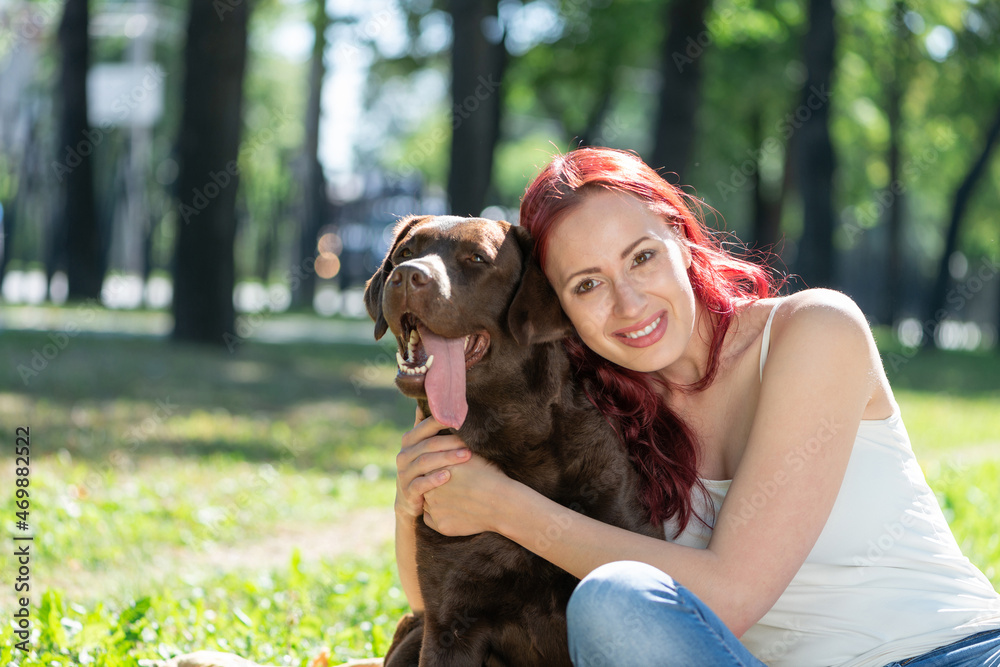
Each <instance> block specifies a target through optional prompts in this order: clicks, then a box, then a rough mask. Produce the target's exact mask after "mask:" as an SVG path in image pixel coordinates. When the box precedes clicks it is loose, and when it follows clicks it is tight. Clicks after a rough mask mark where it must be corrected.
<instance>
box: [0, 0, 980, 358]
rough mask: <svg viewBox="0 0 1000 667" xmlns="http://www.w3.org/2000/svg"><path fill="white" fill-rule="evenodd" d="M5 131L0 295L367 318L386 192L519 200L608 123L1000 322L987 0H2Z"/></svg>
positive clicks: (760, 219)
mask: <svg viewBox="0 0 1000 667" xmlns="http://www.w3.org/2000/svg"><path fill="white" fill-rule="evenodd" d="M194 8H201V11H198V12H196V11H193V9H194ZM60 26H61V28H60ZM73 35H76V37H77V38H78V39H76V41H75V42H74V41H73V40H72V39H71V38H72V37H73ZM80 35H85V36H86V37H87V39H82V40H81V39H79V36H80ZM222 44H226V45H227V46H225V47H224V48H223V47H222V46H220V45H222ZM213 45H215V46H213ZM227 58H228V59H229V60H226V59H227ZM108 66H114V67H117V68H118V69H119V79H118V81H119V87H118V88H114V87H111V86H109V84H108V83H107V80H106V79H107V77H101V76H97V75H96V74H95V72H96V70H100V69H102V68H107V67H108ZM122 72H124V73H122ZM97 74H100V72H97ZM73 81H76V82H77V83H78V84H79V82H81V81H84V82H87V86H86V87H85V88H86V90H87V91H89V98H85V97H83V93H82V92H79V91H80V90H83V87H82V86H80V85H76V86H74V85H72V82H73ZM122 81H124V83H121V82H122ZM74 91H76V92H74ZM151 109H152V110H151ZM0 128H2V129H0V204H2V206H3V214H2V215H3V217H2V218H0V220H2V221H3V222H2V224H3V248H2V255H0V257H2V260H0V278H3V279H4V283H3V292H2V295H3V299H4V300H5V301H7V302H8V303H24V302H28V303H40V302H44V301H51V302H53V303H55V304H61V303H63V302H65V300H67V299H70V300H84V299H99V300H101V301H102V302H103V303H104V304H105V305H110V306H112V307H121V308H153V309H168V310H170V311H171V313H172V314H173V316H174V329H173V331H174V336H175V337H177V338H182V339H191V340H202V341H207V342H212V343H216V344H224V343H225V336H226V333H227V332H229V333H231V332H233V330H234V322H233V320H234V318H235V317H238V315H239V313H240V312H241V311H261V310H268V311H283V310H286V309H288V308H292V309H304V310H317V311H319V312H320V313H321V314H323V315H330V314H335V313H341V314H345V315H354V316H357V315H363V312H362V309H361V308H360V299H359V288H360V286H361V285H362V284H363V281H364V280H365V279H366V278H367V277H368V276H369V275H370V273H371V271H372V269H373V268H374V266H375V263H376V262H377V261H378V260H379V259H380V258H381V255H382V253H383V252H384V250H385V244H386V229H387V228H388V227H389V226H391V224H392V223H393V221H394V220H395V219H396V218H397V217H398V216H400V215H404V214H408V213H411V212H429V213H443V212H453V213H456V214H460V215H479V214H485V215H489V216H495V217H504V218H507V219H516V217H517V205H518V200H519V198H520V196H521V194H522V193H523V191H524V188H525V186H526V185H527V183H529V182H530V180H531V179H532V178H533V176H534V175H535V174H536V173H537V171H538V170H539V169H540V168H541V167H542V166H543V165H544V164H545V163H546V162H547V161H548V160H549V159H550V157H551V156H552V155H553V154H554V153H557V152H561V151H566V150H570V149H572V148H574V147H577V146H580V145H604V146H611V147H615V148H623V149H628V150H634V151H636V152H638V153H639V154H640V155H641V156H642V157H643V158H644V159H645V160H646V161H647V162H649V163H650V164H651V165H652V166H653V167H655V168H658V169H661V170H662V173H664V174H665V176H666V177H667V178H668V180H671V182H674V183H678V184H680V185H681V186H682V187H683V188H684V189H685V191H687V192H688V193H689V194H690V195H691V196H692V197H694V198H696V199H697V200H699V201H701V202H704V203H705V204H707V205H708V207H709V208H707V209H706V212H707V213H706V217H707V219H708V222H709V224H711V225H712V226H717V227H719V228H721V229H724V230H726V231H728V232H731V233H734V234H735V235H737V236H738V237H739V239H741V240H742V241H743V242H745V243H746V244H748V245H750V246H751V247H756V248H764V249H773V250H774V251H775V253H776V254H777V256H778V260H777V261H776V262H775V264H776V266H777V268H778V269H779V270H783V271H788V272H792V273H794V274H797V275H798V276H799V278H798V280H797V281H793V283H792V284H793V288H799V287H802V286H830V287H834V288H839V289H842V290H844V291H846V292H848V293H849V294H851V295H852V296H853V297H854V298H855V299H856V300H857V301H858V302H859V303H860V304H861V306H862V308H863V309H864V310H865V311H866V313H867V314H868V315H869V317H870V318H871V320H872V321H873V322H875V323H879V324H885V325H888V326H891V327H894V328H895V330H896V331H897V333H898V334H899V335H901V336H902V337H903V339H904V340H905V341H906V342H907V343H908V344H910V345H918V344H924V345H927V344H929V343H930V342H931V341H934V342H936V343H937V344H938V346H941V347H948V348H970V349H971V348H975V347H987V348H988V347H993V346H994V345H995V343H996V337H997V333H996V332H997V324H998V322H1000V286H998V285H1000V281H998V280H996V277H997V274H998V265H997V262H998V257H1000V240H998V228H1000V216H998V215H997V213H996V211H997V210H998V208H1000V206H998V205H1000V201H998V191H1000V189H998V188H997V187H996V186H997V184H998V182H1000V165H998V161H997V159H996V158H995V150H994V148H995V145H996V142H997V137H998V134H1000V3H998V2H996V0H974V1H972V0H943V1H942V0H936V1H934V2H930V1H926V0H877V1H871V0H864V1H862V0H837V1H836V2H834V1H833V0H756V1H755V0H690V1H686V2H685V1H682V0H615V1H611V0H450V1H445V0H376V1H371V2H360V1H356V0H325V1H324V0H319V1H316V0H212V2H210V3H209V2H207V0H206V2H204V3H192V4H188V3H185V2H181V1H180V0H134V1H133V2H116V1H113V0H89V1H87V0H66V1H65V2H56V1H51V0H50V1H44V0H37V1H36V0H0ZM234 159H235V160H236V162H235V163H231V162H230V161H231V160H234ZM227 165H235V166H232V168H231V169H230V172H231V173H232V174H233V177H232V178H228V177H227V176H226V169H227ZM237 173H238V177H237V176H236V174H237ZM233 297H235V309H234V308H233V306H231V305H228V304H229V302H230V301H232V300H233Z"/></svg>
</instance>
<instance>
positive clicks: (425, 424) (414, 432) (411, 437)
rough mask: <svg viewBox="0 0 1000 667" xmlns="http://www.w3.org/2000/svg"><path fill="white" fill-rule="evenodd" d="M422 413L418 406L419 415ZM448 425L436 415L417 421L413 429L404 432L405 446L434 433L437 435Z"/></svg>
mask: <svg viewBox="0 0 1000 667" xmlns="http://www.w3.org/2000/svg"><path fill="white" fill-rule="evenodd" d="M419 414H420V408H419V406H418V407H417V415H419ZM445 429H446V427H445V426H444V425H443V424H441V422H439V421H438V420H436V419H434V417H427V418H425V419H423V420H422V421H419V422H417V423H416V424H415V425H414V426H413V428H412V429H410V430H409V431H407V432H406V433H404V434H403V447H408V446H410V445H413V444H415V443H418V442H420V441H421V440H426V439H427V438H429V437H431V436H432V435H437V433H438V431H443V430H445Z"/></svg>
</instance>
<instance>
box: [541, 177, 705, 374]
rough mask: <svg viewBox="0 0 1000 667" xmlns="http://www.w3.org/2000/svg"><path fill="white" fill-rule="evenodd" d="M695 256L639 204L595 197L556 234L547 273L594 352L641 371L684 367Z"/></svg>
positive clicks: (620, 197)
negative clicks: (680, 362)
mask: <svg viewBox="0 0 1000 667" xmlns="http://www.w3.org/2000/svg"><path fill="white" fill-rule="evenodd" d="M689 266H691V255H690V252H689V251H688V250H687V248H686V247H685V246H683V245H682V244H681V242H680V238H679V236H678V234H677V233H676V232H675V231H673V227H672V225H670V224H669V223H667V222H666V221H664V220H663V218H662V217H661V216H659V215H657V214H656V213H654V212H653V211H651V210H650V209H649V208H648V206H647V204H646V203H645V202H644V201H642V200H640V199H638V198H637V197H634V196H631V195H628V194H624V193H621V192H617V191H612V190H597V191H595V192H593V193H590V194H588V195H586V196H585V198H584V199H583V201H582V202H581V203H580V204H578V205H577V206H576V207H575V208H573V209H571V210H570V211H569V212H568V213H566V214H565V215H564V217H563V219H562V220H560V221H559V222H558V223H557V224H556V226H555V227H554V228H553V230H552V231H551V233H550V237H549V244H548V252H547V256H546V258H545V266H544V267H543V268H544V271H545V275H546V276H547V277H548V279H549V281H550V282H551V283H552V286H553V288H555V291H556V294H558V295H559V301H560V303H561V304H562V307H563V310H564V311H566V314H567V315H568V316H569V318H570V320H571V321H572V322H573V325H574V326H575V327H576V331H577V333H578V334H579V335H580V338H581V339H582V340H583V342H584V344H585V345H587V347H589V348H590V349H592V350H593V351H594V352H596V353H598V354H600V355H601V356H602V357H604V358H605V359H608V360H610V361H613V362H615V363H616V364H618V365H619V366H624V367H625V368H629V369H632V370H635V371H642V372H653V371H658V370H661V369H663V368H666V367H667V366H669V365H670V364H672V363H673V362H674V361H676V360H677V359H679V358H680V357H681V355H682V354H683V353H684V351H685V349H686V348H687V344H688V341H689V340H690V339H691V336H692V333H693V332H694V324H695V313H696V310H695V296H694V291H693V290H692V288H691V283H690V281H689V279H688V275H687V269H688V267H689Z"/></svg>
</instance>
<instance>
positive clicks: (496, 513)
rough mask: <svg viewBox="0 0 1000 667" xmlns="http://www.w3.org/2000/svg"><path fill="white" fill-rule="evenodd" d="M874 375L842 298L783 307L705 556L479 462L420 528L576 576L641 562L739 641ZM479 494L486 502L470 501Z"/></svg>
mask: <svg viewBox="0 0 1000 667" xmlns="http://www.w3.org/2000/svg"><path fill="white" fill-rule="evenodd" d="M880 368H881V362H880V361H879V358H878V353H877V350H876V349H875V347H874V341H873V340H872V338H871V332H870V330H869V328H868V324H867V322H866V321H865V319H864V316H863V315H862V314H861V311H860V310H859V309H858V308H857V306H856V305H855V304H854V303H853V302H852V301H851V300H850V299H849V298H847V297H846V296H844V295H842V294H839V293H836V292H830V291H827V290H809V291H807V292H801V293H799V294H796V295H793V296H791V297H788V298H787V299H786V303H785V304H783V305H782V309H781V311H779V313H778V315H777V316H776V317H775V321H774V325H773V330H772V341H771V353H770V355H769V357H768V362H767V371H766V373H765V377H764V381H763V384H762V386H761V392H760V398H759V401H758V407H757V411H756V415H755V418H754V422H753V426H752V428H751V432H750V436H749V439H748V442H747V445H746V448H745V449H744V453H743V457H742V459H741V461H740V463H739V465H738V468H737V471H736V474H735V476H734V479H733V483H732V485H731V487H730V490H729V492H728V493H727V497H726V501H725V503H724V505H723V507H722V510H721V512H720V514H719V516H718V517H717V520H716V523H715V529H714V531H713V536H712V540H711V542H710V544H709V545H708V548H707V549H694V548H690V547H683V546H679V545H676V544H672V543H667V542H663V541H660V540H656V539H653V538H649V537H645V536H642V535H637V534H634V533H630V532H628V531H625V530H622V529H619V528H616V527H613V526H609V525H606V524H603V523H601V522H599V521H596V520H594V519H591V518H589V517H586V516H583V515H581V514H579V513H576V512H573V511H571V510H569V509H567V508H565V507H562V506H561V505H558V504H557V503H555V502H553V501H551V500H549V499H547V498H545V497H543V496H541V495H540V494H538V493H536V492H534V491H533V490H531V489H530V488H528V487H526V486H524V485H522V484H519V483H517V482H514V481H513V480H510V479H509V478H507V477H505V476H503V475H502V474H500V473H499V472H496V473H483V472H482V471H483V470H484V469H488V468H491V467H492V466H484V465H483V466H477V465H472V464H475V463H476V462H477V458H476V457H474V458H473V461H472V462H471V463H470V465H463V466H454V467H453V469H452V478H451V480H450V481H449V483H448V484H445V485H444V486H442V487H440V488H438V489H435V490H433V491H431V492H429V493H427V495H426V498H425V501H426V503H427V508H428V514H427V515H425V521H427V522H428V525H431V527H433V528H435V529H436V530H439V531H440V532H442V533H444V534H447V535H455V534H468V533H470V532H480V531H482V530H493V531H495V532H498V533H501V534H502V535H504V536H506V537H508V538H509V539H511V540H513V541H515V542H517V543H518V544H520V545H522V546H524V547H525V548H527V549H530V550H531V551H533V552H535V553H537V554H538V555H539V556H541V557H543V558H545V559H546V560H549V561H550V562H552V563H553V564H555V565H557V566H559V567H561V568H563V569H564V570H566V571H568V572H570V573H572V574H574V575H575V576H577V577H581V578H582V577H583V576H585V575H586V574H588V573H589V572H591V571H592V570H593V569H594V568H596V567H598V566H599V565H602V564H604V563H608V562H612V561H616V560H638V561H642V562H646V563H649V564H651V565H653V566H655V567H658V568H660V569H662V570H664V571H665V572H667V573H668V574H670V575H671V576H672V577H674V578H675V579H676V580H677V581H678V582H680V583H682V584H683V585H684V586H686V587H687V588H688V589H689V590H691V591H692V592H694V593H695V594H696V595H698V596H699V597H700V598H701V599H702V600H703V601H704V602H705V603H706V604H708V605H709V607H711V608H712V609H713V611H715V612H716V613H717V614H718V615H719V616H720V617H721V618H722V620H723V621H724V622H725V623H726V625H727V626H728V627H729V628H730V629H731V630H732V631H733V632H734V633H735V634H736V635H737V636H741V635H742V634H743V633H744V632H745V631H746V630H747V629H748V628H749V627H750V626H752V625H753V624H754V623H756V622H757V621H758V620H759V619H760V618H761V617H762V616H763V615H764V614H765V613H766V612H767V610H769V609H770V608H771V606H773V604H774V602H775V601H776V600H777V598H778V597H779V596H780V595H781V593H782V592H783V591H784V590H785V588H786V587H787V586H788V583H789V582H790V581H791V579H792V577H793V576H794V575H795V573H796V572H797V571H798V569H799V567H800V566H801V565H802V563H803V562H804V561H805V558H806V556H807V555H808V554H809V551H810V550H811V549H812V547H813V545H814V544H815V542H816V539H817V538H818V537H819V534H820V532H821V531H822V529H823V526H824V525H825V523H826V520H827V518H828V516H829V514H830V511H831V509H832V508H833V503H834V500H835V499H836V497H837V493H838V491H839V489H840V485H841V482H842V481H843V477H844V472H845V470H846V468H847V461H848V459H849V457H850V453H851V449H852V446H853V443H854V438H855V436H856V434H857V429H858V425H859V424H860V421H861V419H862V415H863V413H864V410H865V406H866V405H867V403H868V401H869V399H870V398H871V396H872V394H873V392H874V390H875V387H876V385H877V382H879V379H878V378H879V377H880V376H881V373H880V372H879V371H878V369H880ZM485 494H489V495H491V496H492V499H486V498H483V499H480V500H476V498H479V496H480V495H485ZM490 500H492V502H490ZM466 507H471V508H473V509H472V510H471V511H469V510H466V509H464V508H466ZM477 513H478V514H477ZM477 516H478V518H477ZM692 520H694V521H696V520H697V519H692Z"/></svg>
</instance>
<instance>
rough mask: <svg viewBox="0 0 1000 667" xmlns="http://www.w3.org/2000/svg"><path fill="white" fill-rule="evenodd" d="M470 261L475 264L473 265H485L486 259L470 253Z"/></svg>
mask: <svg viewBox="0 0 1000 667" xmlns="http://www.w3.org/2000/svg"><path fill="white" fill-rule="evenodd" d="M472 261H473V262H475V263H477V264H485V263H486V259H485V258H484V257H483V256H482V255H479V254H476V253H472Z"/></svg>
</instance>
